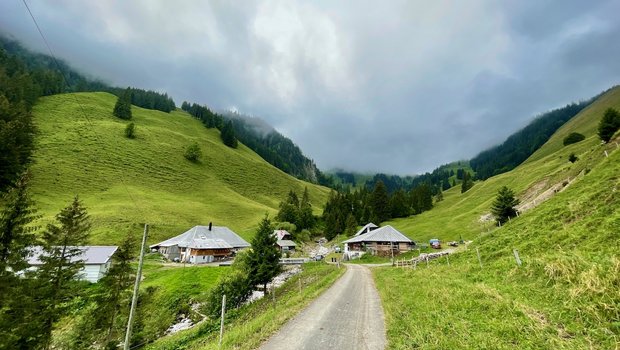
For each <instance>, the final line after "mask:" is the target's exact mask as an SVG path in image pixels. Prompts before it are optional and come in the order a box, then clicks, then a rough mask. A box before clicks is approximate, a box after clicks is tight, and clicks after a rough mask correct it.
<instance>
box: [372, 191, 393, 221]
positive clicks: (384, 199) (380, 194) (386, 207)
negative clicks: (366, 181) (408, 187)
mask: <svg viewBox="0 0 620 350" xmlns="http://www.w3.org/2000/svg"><path fill="white" fill-rule="evenodd" d="M371 204H372V221H373V222H375V223H376V224H377V225H379V224H380V223H382V222H383V221H386V220H388V219H389V218H390V197H389V195H388V192H387V188H386V187H385V184H383V181H381V180H379V181H377V182H376V183H375V188H374V190H373V191H372V196H371Z"/></svg>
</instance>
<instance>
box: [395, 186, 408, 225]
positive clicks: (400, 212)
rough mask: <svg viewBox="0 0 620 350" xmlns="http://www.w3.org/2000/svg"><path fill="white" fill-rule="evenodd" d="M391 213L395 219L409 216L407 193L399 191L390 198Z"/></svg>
mask: <svg viewBox="0 0 620 350" xmlns="http://www.w3.org/2000/svg"><path fill="white" fill-rule="evenodd" d="M390 211H391V217H393V218H404V217H407V216H409V205H408V204H407V196H406V195H405V191H403V190H402V189H399V190H398V191H396V192H394V194H393V195H392V198H390Z"/></svg>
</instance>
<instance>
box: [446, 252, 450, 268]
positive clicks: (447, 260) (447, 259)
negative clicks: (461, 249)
mask: <svg viewBox="0 0 620 350" xmlns="http://www.w3.org/2000/svg"><path fill="white" fill-rule="evenodd" d="M448 255H449V254H446V262H447V263H448V266H450V259H449V258H448Z"/></svg>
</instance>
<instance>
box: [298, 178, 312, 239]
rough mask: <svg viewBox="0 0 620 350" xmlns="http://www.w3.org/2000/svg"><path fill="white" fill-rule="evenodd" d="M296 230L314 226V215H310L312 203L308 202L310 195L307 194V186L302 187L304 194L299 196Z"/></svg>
mask: <svg viewBox="0 0 620 350" xmlns="http://www.w3.org/2000/svg"><path fill="white" fill-rule="evenodd" d="M298 221H299V222H298V226H297V229H298V230H300V231H301V230H303V229H310V228H312V227H313V226H314V216H313V215H312V205H311V204H310V195H309V194H308V187H306V188H305V189H304V194H303V195H302V197H301V202H300V203H299V220H298Z"/></svg>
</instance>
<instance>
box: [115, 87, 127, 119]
mask: <svg viewBox="0 0 620 350" xmlns="http://www.w3.org/2000/svg"><path fill="white" fill-rule="evenodd" d="M113 114H114V115H115V116H116V117H118V118H121V119H125V120H129V119H131V88H127V89H125V91H124V92H123V93H122V94H121V95H120V96H118V98H117V99H116V104H115V105H114V111H113Z"/></svg>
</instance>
